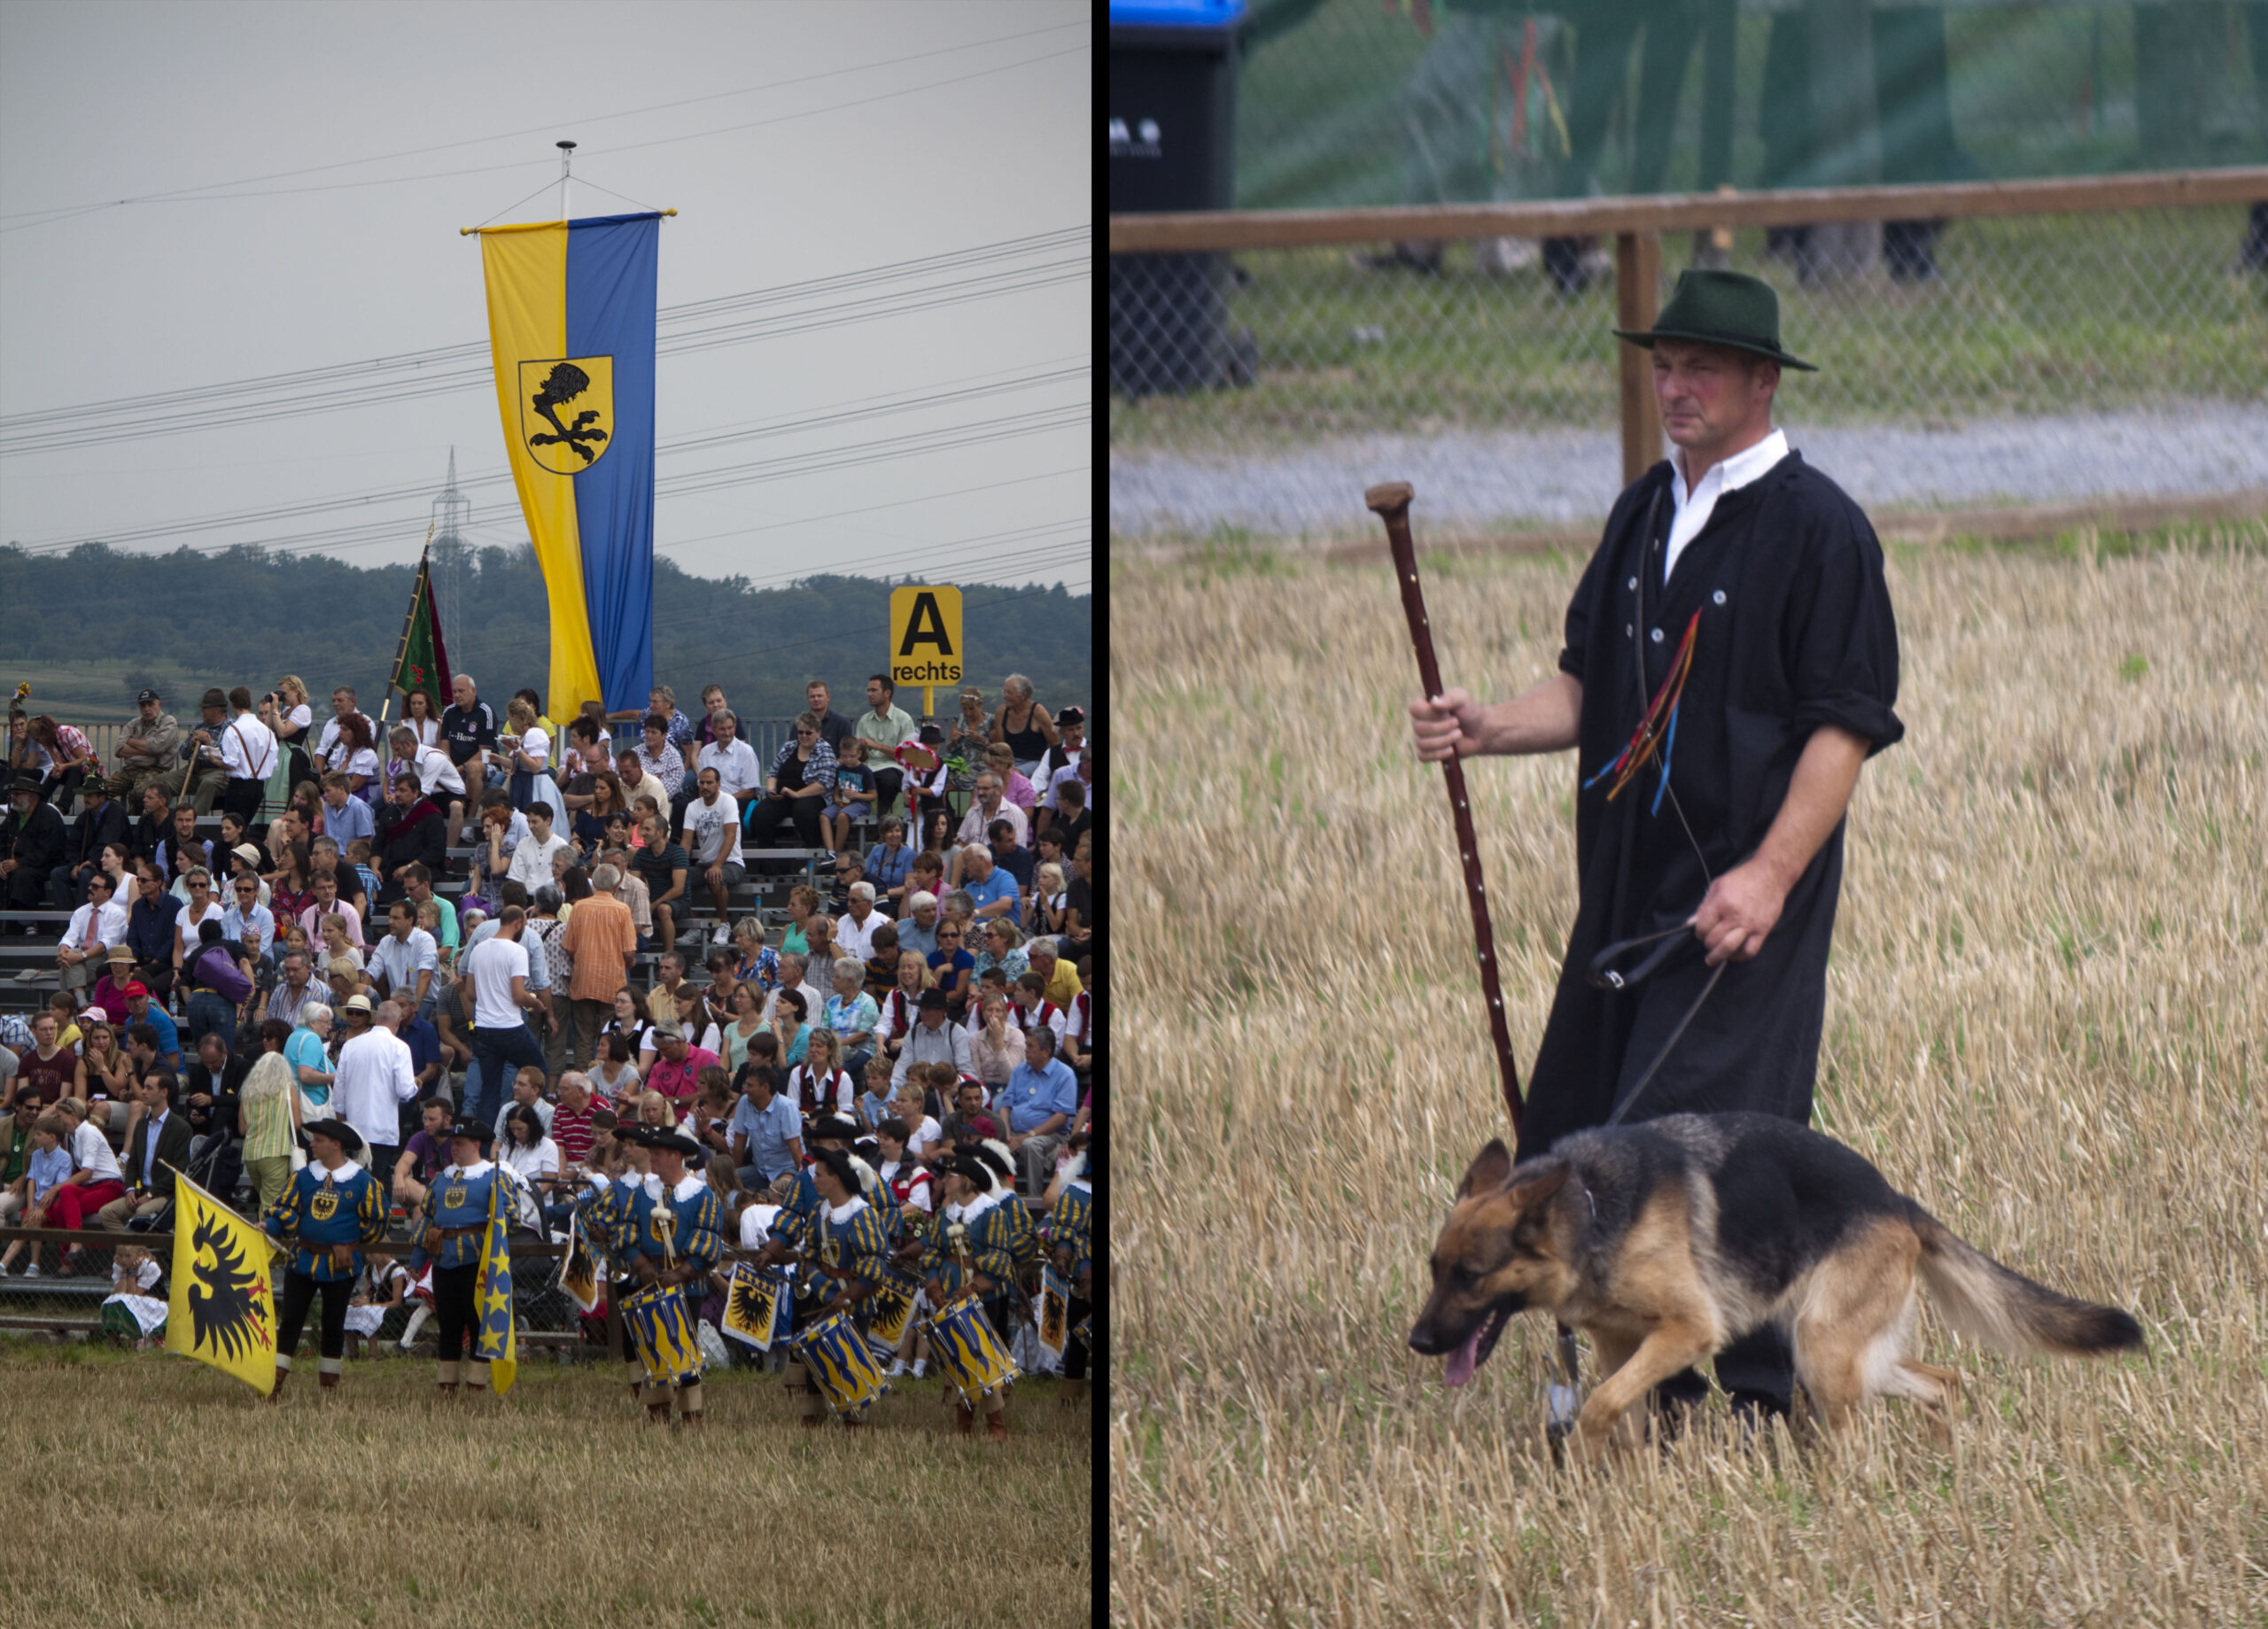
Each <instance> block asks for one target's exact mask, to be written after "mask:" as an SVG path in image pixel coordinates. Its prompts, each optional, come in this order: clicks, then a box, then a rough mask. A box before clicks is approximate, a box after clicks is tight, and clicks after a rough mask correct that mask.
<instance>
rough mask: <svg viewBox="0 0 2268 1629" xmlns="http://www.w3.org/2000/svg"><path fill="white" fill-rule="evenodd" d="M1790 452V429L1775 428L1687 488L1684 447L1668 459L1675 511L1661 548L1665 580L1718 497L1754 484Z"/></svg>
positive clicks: (1721, 460)
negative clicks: (1664, 544)
mask: <svg viewBox="0 0 2268 1629" xmlns="http://www.w3.org/2000/svg"><path fill="white" fill-rule="evenodd" d="M1787 455H1788V434H1787V431H1783V430H1775V431H1773V432H1772V433H1771V434H1770V435H1768V436H1767V437H1765V438H1764V439H1763V440H1761V441H1759V442H1758V443H1757V444H1756V445H1755V446H1752V447H1750V448H1748V449H1747V450H1746V451H1745V452H1740V453H1736V454H1733V455H1732V456H1731V457H1730V458H1724V459H1720V460H1718V462H1715V463H1713V464H1712V465H1710V466H1709V470H1708V473H1707V474H1705V475H1704V476H1703V477H1701V479H1700V482H1699V484H1698V485H1696V486H1694V487H1693V488H1692V489H1691V490H1690V491H1688V490H1687V488H1686V485H1685V459H1684V454H1683V449H1682V448H1681V449H1680V450H1679V455H1678V456H1677V457H1675V458H1673V459H1671V460H1670V461H1669V467H1670V487H1669V490H1670V497H1671V500H1672V501H1673V502H1674V504H1675V506H1676V513H1675V514H1674V516H1672V517H1671V520H1670V525H1669V541H1668V543H1667V544H1666V546H1665V547H1664V548H1663V550H1662V578H1663V580H1664V581H1667V580H1668V578H1669V576H1670V573H1672V572H1674V571H1675V570H1677V557H1678V556H1679V555H1682V554H1683V553H1684V552H1685V546H1686V545H1687V544H1688V543H1690V542H1691V541H1692V540H1693V539H1694V538H1695V537H1697V535H1699V533H1700V531H1701V529H1702V528H1703V527H1704V526H1705V525H1707V524H1709V516H1711V515H1713V514H1714V513H1715V512H1716V508H1717V500H1718V499H1720V498H1721V497H1723V496H1724V495H1725V494H1726V493H1730V492H1738V491H1739V490H1740V489H1741V488H1742V487H1744V486H1750V485H1754V484H1755V483H1756V482H1758V481H1759V480H1761V479H1762V478H1763V477H1764V476H1765V475H1766V474H1767V472H1768V471H1769V470H1770V469H1772V467H1773V466H1774V465H1775V464H1777V463H1778V462H1780V461H1781V460H1782V459H1783V458H1785V457H1786V456H1787Z"/></svg>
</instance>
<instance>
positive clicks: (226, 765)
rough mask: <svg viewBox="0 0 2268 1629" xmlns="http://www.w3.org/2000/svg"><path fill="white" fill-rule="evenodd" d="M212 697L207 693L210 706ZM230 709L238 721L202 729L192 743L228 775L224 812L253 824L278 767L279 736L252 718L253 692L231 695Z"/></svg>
mask: <svg viewBox="0 0 2268 1629" xmlns="http://www.w3.org/2000/svg"><path fill="white" fill-rule="evenodd" d="M212 694H213V693H212V692H211V691H207V692H206V701H207V702H208V703H209V702H210V701H211V699H212ZM229 706H230V707H233V708H234V709H236V717H234V718H230V719H229V722H228V723H227V724H225V725H221V726H220V727H219V728H218V729H214V728H210V727H200V728H199V729H198V730H196V731H194V732H192V733H191V734H190V738H189V739H190V743H191V744H192V745H193V746H194V747H195V748H196V749H197V752H198V756H199V757H200V758H202V759H204V760H205V761H206V763H208V764H215V763H217V764H220V765H221V767H222V768H223V769H224V770H225V771H226V772H227V774H228V786H227V787H226V789H225V790H223V791H222V792H221V811H222V812H223V813H225V814H233V815H236V816H237V818H240V819H242V820H245V821H246V822H250V821H251V820H252V818H253V817H254V816H255V815H257V814H259V812H260V795H261V793H262V792H263V791H264V790H265V789H266V787H267V785H268V772H270V771H271V770H273V769H274V768H275V767H276V735H275V733H274V732H273V731H271V730H270V729H269V728H268V726H267V725H264V724H262V723H261V722H260V719H259V718H257V717H256V716H255V715H254V714H253V712H252V692H251V691H250V690H249V689H247V688H246V687H244V686H243V685H238V686H237V687H236V688H235V689H233V690H231V691H229ZM199 812H202V811H199Z"/></svg>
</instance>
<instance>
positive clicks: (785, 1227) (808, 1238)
mask: <svg viewBox="0 0 2268 1629" xmlns="http://www.w3.org/2000/svg"><path fill="white" fill-rule="evenodd" d="M798 1175H800V1176H801V1178H802V1181H803V1183H804V1184H806V1185H808V1184H809V1183H810V1182H811V1177H810V1174H809V1173H808V1172H804V1173H799V1174H798ZM812 1194H813V1197H814V1198H817V1195H818V1191H817V1189H815V1188H814V1189H813V1190H812ZM772 1237H773V1238H774V1239H776V1240H778V1241H780V1242H781V1244H783V1245H786V1246H788V1248H789V1249H791V1250H793V1251H794V1252H795V1253H796V1256H797V1258H798V1259H799V1260H800V1261H801V1262H802V1264H803V1271H802V1272H801V1273H800V1274H799V1276H798V1279H797V1284H796V1309H795V1332H796V1335H797V1336H802V1335H804V1334H805V1333H806V1332H807V1331H809V1330H811V1329H812V1328H813V1327H814V1326H815V1325H817V1324H819V1323H821V1322H822V1321H823V1320H825V1319H827V1318H828V1317H830V1316H832V1315H834V1314H835V1313H837V1312H845V1311H848V1312H850V1313H851V1314H852V1317H853V1320H854V1322H855V1321H857V1318H858V1312H857V1308H856V1306H855V1305H852V1306H847V1307H846V1306H838V1307H828V1306H827V1299H828V1297H829V1292H831V1291H833V1290H834V1289H835V1287H836V1286H837V1285H840V1286H841V1289H842V1292H843V1297H844V1298H845V1299H847V1300H848V1301H850V1302H851V1303H854V1304H855V1303H857V1302H859V1301H863V1300H864V1299H866V1297H867V1296H868V1295H870V1294H871V1293H872V1292H874V1290H876V1289H877V1288H879V1287H880V1286H881V1285H882V1284H883V1283H884V1282H886V1281H887V1280H888V1279H889V1276H890V1269H889V1223H888V1221H887V1219H886V1218H885V1217H884V1215H883V1214H882V1211H881V1210H879V1209H878V1208H877V1207H876V1206H874V1205H873V1204H871V1203H869V1202H868V1201H867V1200H866V1198H863V1197H859V1198H851V1199H850V1200H847V1201H846V1202H845V1203H844V1204H843V1205H842V1206H840V1207H836V1206H829V1205H827V1203H826V1202H825V1201H824V1200H820V1201H819V1205H818V1214H817V1216H816V1217H812V1216H808V1215H806V1214H804V1213H803V1212H801V1211H797V1210H795V1209H792V1208H787V1207H783V1208H782V1209H781V1212H780V1214H779V1215H778V1216H776V1217H775V1218H773V1223H772ZM787 1385H788V1394H789V1395H790V1396H791V1397H794V1398H795V1399H796V1402H797V1405H798V1407H799V1409H800V1411H801V1413H802V1415H803V1417H804V1421H805V1422H806V1423H812V1424H816V1423H819V1421H820V1420H821V1419H823V1418H824V1417H825V1416H826V1412H827V1410H826V1406H825V1404H824V1402H823V1401H822V1400H821V1399H820V1396H819V1390H818V1388H817V1386H816V1385H814V1384H813V1382H812V1374H811V1365H810V1363H809V1361H807V1360H806V1359H805V1357H804V1348H803V1347H802V1346H791V1347H790V1348H789V1349H788V1372H787Z"/></svg>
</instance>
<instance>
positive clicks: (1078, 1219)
mask: <svg viewBox="0 0 2268 1629" xmlns="http://www.w3.org/2000/svg"><path fill="white" fill-rule="evenodd" d="M1081 1159H1082V1160H1083V1161H1084V1166H1083V1168H1081V1169H1080V1170H1079V1172H1078V1174H1077V1175H1075V1176H1073V1177H1072V1178H1071V1179H1070V1181H1069V1183H1068V1185H1067V1186H1066V1187H1065V1188H1064V1190H1063V1191H1062V1192H1061V1193H1059V1194H1057V1195H1056V1196H1055V1204H1054V1206H1053V1208H1052V1209H1051V1210H1050V1211H1049V1212H1048V1213H1047V1225H1046V1226H1045V1228H1044V1229H1042V1230H1041V1233H1042V1237H1044V1238H1045V1242H1046V1244H1047V1245H1048V1247H1049V1249H1050V1250H1051V1251H1052V1253H1053V1254H1054V1258H1055V1270H1056V1271H1057V1272H1059V1273H1060V1274H1062V1275H1063V1276H1064V1277H1065V1278H1066V1279H1067V1280H1068V1281H1069V1283H1070V1285H1071V1293H1070V1295H1069V1296H1068V1297H1067V1298H1066V1299H1067V1300H1068V1303H1069V1306H1068V1317H1067V1319H1066V1322H1068V1323H1069V1324H1071V1325H1072V1326H1073V1327H1074V1328H1076V1327H1077V1326H1078V1325H1080V1324H1081V1323H1084V1322H1085V1321H1086V1320H1087V1319H1089V1318H1091V1317H1092V1316H1093V1315H1094V1236H1093V1228H1094V1214H1095V1195H1094V1183H1095V1179H1096V1178H1097V1177H1098V1176H1099V1175H1102V1144H1101V1142H1100V1140H1099V1139H1094V1140H1090V1141H1089V1143H1088V1144H1087V1147H1086V1152H1084V1154H1083V1155H1082V1156H1081ZM1090 1335H1091V1330H1090ZM1093 1344H1094V1343H1093V1341H1092V1339H1091V1338H1080V1339H1074V1340H1073V1341H1071V1342H1070V1343H1069V1344H1068V1346H1065V1348H1064V1351H1063V1389H1062V1391H1061V1392H1059V1393H1058V1395H1059V1396H1060V1398H1061V1399H1062V1401H1063V1406H1064V1407H1065V1408H1078V1407H1080V1406H1082V1405H1083V1404H1084V1403H1085V1401H1086V1398H1087V1363H1088V1360H1089V1356H1090V1352H1091V1347H1092V1346H1093Z"/></svg>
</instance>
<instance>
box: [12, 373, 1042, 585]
mask: <svg viewBox="0 0 2268 1629" xmlns="http://www.w3.org/2000/svg"><path fill="white" fill-rule="evenodd" d="M1086 376H1087V370H1086V369H1085V368H1083V367H1082V368H1056V369H1052V370H1048V371H1044V372H1040V373H1034V374H1028V375H1024V376H1020V377H1017V378H1012V379H1006V380H998V381H996V382H994V383H991V384H977V385H971V386H967V387H966V388H961V389H954V390H944V391H936V392H929V393H928V394H926V395H920V396H913V397H907V398H906V399H904V400H900V401H889V400H887V399H886V398H887V396H889V395H891V394H902V392H884V394H883V396H882V397H869V398H864V399H854V402H853V403H846V404H844V407H843V410H841V411H837V412H832V413H819V414H816V415H809V416H789V417H782V418H779V419H773V420H768V421H767V420H757V421H755V422H753V423H752V424H750V426H748V427H738V426H726V427H721V428H720V429H719V430H718V431H717V432H716V433H713V434H709V435H702V436H696V437H694V438H689V439H686V440H680V441H670V442H664V443H662V444H660V445H659V446H656V449H655V451H656V454H677V453H680V452H685V451H689V450H691V449H694V448H698V447H706V446H720V445H723V444H726V443H728V442H734V441H748V440H754V439H757V438H761V437H765V436H776V435H788V434H792V433H794V432H796V431H800V430H805V429H810V428H813V427H816V426H819V425H822V424H831V423H846V422H849V421H851V420H856V419H866V418H880V417H885V416H887V415H891V414H895V413H910V412H915V411H918V410H920V409H921V408H924V407H932V406H935V405H936V404H938V403H941V402H946V401H955V400H963V399H971V398H975V397H979V396H996V395H1002V394H1006V393H1010V392H1015V391H1020V390H1029V389H1032V388H1034V387H1035V386H1037V385H1042V384H1057V383H1061V382H1064V381H1066V380H1069V379H1074V378H1084V377H1086ZM856 400H865V401H867V402H877V403H880V404H881V405H877V406H858V405H856ZM510 479H511V474H510V471H509V470H489V471H485V472H483V473H481V474H478V475H472V476H467V477H462V478H461V479H460V480H459V481H458V483H457V487H458V490H459V491H461V492H462V491H465V490H468V489H470V488H475V487H486V486H496V485H503V484H505V483H507V482H509V480H510ZM432 491H433V487H432V484H431V482H430V481H419V482H416V483H413V484H411V485H403V486H393V487H378V488H375V489H373V490H370V491H368V492H361V493H346V494H344V495H342V496H339V497H336V498H320V499H309V500H307V501H305V502H301V503H291V504H281V505H276V506H272V507H270V508H262V509H244V510H237V511H235V512H232V513H229V514H226V515H210V516H198V517H195V518H192V519H189V520H183V521H171V522H167V523H164V524H159V525H153V526H142V527H137V528H135V529H132V530H128V531H111V532H108V533H106V534H105V535H104V540H105V541H106V542H113V543H128V542H145V541H147V540H149V539H152V538H163V537H178V536H182V535H184V534H186V533H189V532H193V531H219V530H221V529H223V528H234V527H244V526H256V525H261V524H266V523H268V522H270V521H277V520H289V519H292V518H295V517H297V516H305V515H316V514H322V513H324V512H326V511H329V510H334V509H351V508H368V507H369V506H370V505H372V504H378V503H398V502H404V501H409V500H419V501H422V500H424V499H427V498H430V497H431V495H432ZM85 540H86V539H83V538H78V539H56V540H52V541H48V542H42V543H35V544H32V545H28V546H27V547H28V548H29V550H30V552H32V553H35V554H44V553H52V552H56V551H57V550H59V549H67V548H74V547H77V546H78V544H79V543H80V542H82V541H85Z"/></svg>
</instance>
